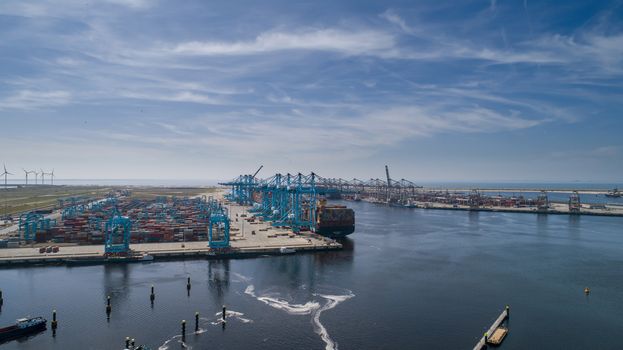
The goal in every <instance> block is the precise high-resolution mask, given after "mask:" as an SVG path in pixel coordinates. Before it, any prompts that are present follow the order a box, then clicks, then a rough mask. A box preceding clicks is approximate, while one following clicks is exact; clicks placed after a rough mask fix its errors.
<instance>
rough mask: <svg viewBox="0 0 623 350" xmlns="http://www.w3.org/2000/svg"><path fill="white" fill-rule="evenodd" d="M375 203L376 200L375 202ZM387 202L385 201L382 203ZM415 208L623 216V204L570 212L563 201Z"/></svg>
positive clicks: (430, 204) (418, 205)
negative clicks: (536, 204)
mask: <svg viewBox="0 0 623 350" xmlns="http://www.w3.org/2000/svg"><path fill="white" fill-rule="evenodd" d="M373 203H374V202H373ZM380 204H385V203H380ZM413 204H414V206H415V208H420V209H442V210H464V211H485V212H487V211H488V212H500V213H524V214H552V215H590V216H614V217H622V216H623V206H617V207H614V206H606V209H591V208H586V207H582V208H581V210H580V212H570V211H569V206H568V205H567V204H562V203H550V208H549V209H548V210H546V211H540V210H538V209H537V208H536V207H519V208H517V207H500V206H480V207H470V206H468V205H452V204H445V203H435V202H414V203H413Z"/></svg>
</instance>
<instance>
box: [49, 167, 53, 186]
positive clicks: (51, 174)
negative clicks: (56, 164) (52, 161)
mask: <svg viewBox="0 0 623 350" xmlns="http://www.w3.org/2000/svg"><path fill="white" fill-rule="evenodd" d="M48 175H50V176H51V177H52V186H54V168H52V172H51V173H49V174H48Z"/></svg>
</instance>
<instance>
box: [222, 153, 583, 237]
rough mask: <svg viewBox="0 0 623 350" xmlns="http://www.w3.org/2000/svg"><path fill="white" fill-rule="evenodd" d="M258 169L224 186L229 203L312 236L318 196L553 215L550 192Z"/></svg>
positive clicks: (573, 209)
mask: <svg viewBox="0 0 623 350" xmlns="http://www.w3.org/2000/svg"><path fill="white" fill-rule="evenodd" d="M261 169H262V167H260V168H259V169H258V170H257V171H256V172H255V174H253V175H240V176H238V177H237V178H235V179H233V180H231V181H229V182H225V183H221V185H226V186H230V187H231V192H230V193H229V194H228V195H227V197H226V198H227V199H228V200H231V201H234V202H236V203H238V204H240V205H247V206H253V209H252V210H251V211H253V212H255V213H256V215H257V216H261V217H263V218H264V219H265V220H270V221H272V224H273V225H274V226H289V227H292V229H293V231H294V232H298V231H300V230H301V229H310V230H313V227H314V221H313V220H314V217H315V212H316V210H317V209H318V207H317V199H318V198H319V196H327V197H332V196H339V197H342V198H345V199H352V200H361V199H367V200H370V201H373V202H378V203H386V204H390V205H399V206H415V204H414V203H415V202H440V203H445V204H452V205H466V206H469V207H470V208H474V209H478V208H481V207H485V206H495V205H499V206H511V207H519V206H534V207H536V208H537V210H538V211H542V212H546V211H548V210H549V209H550V201H549V199H548V196H547V192H546V191H540V193H539V194H538V195H537V196H536V198H534V199H530V198H524V197H523V196H519V197H502V196H487V195H484V194H482V193H481V192H479V191H478V190H472V191H470V192H468V193H464V192H456V193H450V192H448V191H436V190H430V189H424V188H423V186H419V185H417V184H416V183H414V182H412V181H409V180H406V179H400V180H394V179H392V178H391V177H390V175H389V167H388V166H387V165H386V166H385V179H379V178H376V179H369V180H359V179H356V178H354V179H352V180H345V179H342V178H325V177H322V176H319V175H317V174H315V173H313V172H312V173H310V174H308V175H303V174H301V173H298V174H289V173H288V174H285V175H283V174H275V175H274V176H271V177H269V178H266V179H259V178H257V177H256V175H257V173H258V172H259V171H260V170H261ZM568 205H569V212H570V213H579V212H580V209H581V201H580V195H579V194H578V192H577V191H574V192H573V193H572V194H571V195H570V196H569V201H568Z"/></svg>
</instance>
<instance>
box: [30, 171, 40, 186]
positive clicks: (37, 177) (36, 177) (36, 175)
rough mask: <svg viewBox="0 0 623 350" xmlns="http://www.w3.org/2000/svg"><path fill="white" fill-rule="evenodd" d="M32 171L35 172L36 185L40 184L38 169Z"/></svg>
mask: <svg viewBox="0 0 623 350" xmlns="http://www.w3.org/2000/svg"><path fill="white" fill-rule="evenodd" d="M31 173H33V174H35V185H36V184H38V183H39V182H38V179H39V173H38V172H37V171H36V170H31Z"/></svg>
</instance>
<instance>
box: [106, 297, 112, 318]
mask: <svg viewBox="0 0 623 350" xmlns="http://www.w3.org/2000/svg"><path fill="white" fill-rule="evenodd" d="M111 309H112V306H110V295H109V296H108V297H107V298H106V313H107V314H109V313H110V310H111Z"/></svg>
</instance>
